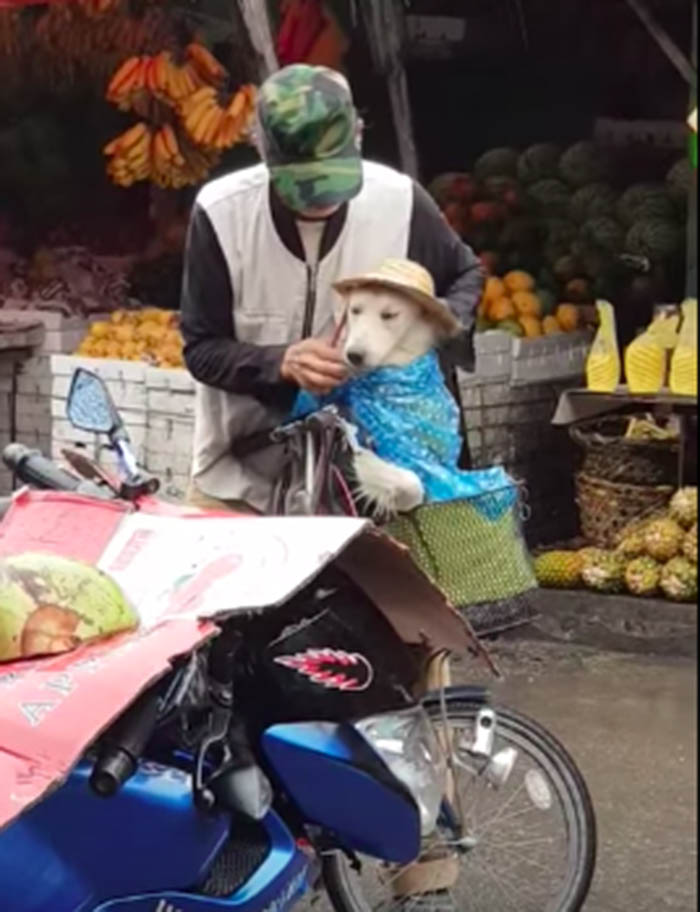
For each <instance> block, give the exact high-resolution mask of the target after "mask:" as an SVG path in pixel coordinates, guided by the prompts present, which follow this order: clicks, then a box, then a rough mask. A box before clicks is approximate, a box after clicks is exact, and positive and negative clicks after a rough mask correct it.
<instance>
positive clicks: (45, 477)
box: [2, 443, 80, 491]
mask: <svg viewBox="0 0 700 912" xmlns="http://www.w3.org/2000/svg"><path fill="white" fill-rule="evenodd" d="M2 459H3V462H4V463H5V465H6V466H7V467H8V469H11V470H12V472H14V474H15V475H17V477H18V478H19V479H20V480H21V481H23V482H24V483H25V484H28V485H32V487H35V488H40V489H43V490H49V491H77V490H78V488H79V487H80V481H79V480H78V479H77V478H74V477H73V476H72V475H69V474H68V472H64V471H63V469H59V467H58V466H57V465H55V463H53V462H51V460H50V459H47V458H46V457H45V456H42V455H41V453H40V452H39V451H38V450H30V449H29V447H26V446H24V445H23V444H21V443H10V444H8V446H6V447H5V449H4V450H3V454H2Z"/></svg>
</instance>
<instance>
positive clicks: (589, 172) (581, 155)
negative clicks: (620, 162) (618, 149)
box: [559, 142, 610, 187]
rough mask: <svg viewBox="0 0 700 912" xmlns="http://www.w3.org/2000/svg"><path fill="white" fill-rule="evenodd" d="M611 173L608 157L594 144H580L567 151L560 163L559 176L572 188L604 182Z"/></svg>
mask: <svg viewBox="0 0 700 912" xmlns="http://www.w3.org/2000/svg"><path fill="white" fill-rule="evenodd" d="M609 173H610V164H609V161H608V157H607V155H606V154H605V153H604V152H603V151H602V150H601V149H600V148H599V147H598V146H597V145H596V144H595V143H592V142H579V143H576V144H575V145H573V146H571V148H569V149H567V150H566V152H565V153H564V154H563V155H562V157H561V161H560V162H559V175H560V177H561V178H562V179H563V180H565V181H566V183H567V184H570V185H571V186H572V187H584V186H585V185H586V184H593V183H597V182H598V181H604V180H606V178H607V177H608V175H609Z"/></svg>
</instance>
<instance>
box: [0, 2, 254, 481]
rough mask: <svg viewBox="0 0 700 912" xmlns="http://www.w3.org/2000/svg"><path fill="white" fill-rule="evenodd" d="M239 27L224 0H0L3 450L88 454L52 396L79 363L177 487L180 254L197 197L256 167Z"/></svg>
mask: <svg viewBox="0 0 700 912" xmlns="http://www.w3.org/2000/svg"><path fill="white" fill-rule="evenodd" d="M250 24H251V16H250V10H249V9H248V8H247V7H246V5H245V4H238V3H231V2H228V0H201V2H197V3H189V2H160V0H138V2H131V0H75V2H71V3H63V2H61V3H58V2H48V3H46V2H45V3H34V2H32V3H25V2H11V3H8V2H3V3H0V327H2V328H4V331H3V332H2V337H3V338H5V339H8V338H9V336H10V330H12V329H13V328H15V329H16V328H17V327H18V326H21V327H31V328H32V333H33V335H31V338H29V341H30V342H31V344H28V345H24V346H23V347H22V348H21V350H18V349H17V347H16V346H15V348H14V349H13V351H15V352H18V355H17V357H13V358H12V359H10V358H9V357H3V358H2V359H0V443H2V444H4V443H6V442H8V441H9V439H10V438H15V439H18V440H20V441H21V442H23V443H25V444H27V445H29V446H32V447H36V448H39V449H41V450H43V451H44V452H47V453H49V452H52V453H53V455H54V456H57V457H60V450H61V449H62V448H64V447H65V446H67V445H69V444H76V443H80V444H81V445H87V444H86V443H85V441H78V440H76V439H74V438H72V437H71V436H70V433H69V431H68V428H67V426H66V423H65V421H64V417H65V402H64V400H65V395H66V392H67V390H66V387H67V382H68V377H69V375H70V373H71V371H72V369H73V367H74V365H75V364H77V363H80V359H89V360H88V361H86V362H85V363H88V364H89V365H90V366H97V369H98V371H100V372H101V373H105V374H106V375H107V376H108V378H109V382H110V383H112V385H113V391H114V392H115V395H116V399H117V402H118V403H119V405H120V407H121V406H123V407H124V408H125V410H126V413H127V418H128V419H129V422H130V430H131V433H132V436H133V437H134V439H135V442H136V444H137V446H138V448H139V450H140V455H141V456H142V457H143V459H144V465H147V462H146V457H147V455H148V457H149V459H150V462H151V464H150V465H147V467H148V468H149V469H151V470H152V471H157V472H159V471H161V469H162V470H165V468H166V464H167V469H168V472H167V473H166V474H167V477H166V479H165V480H166V485H167V486H169V489H170V491H171V493H173V495H174V496H178V495H179V494H181V493H182V490H183V489H184V486H185V482H186V476H187V473H188V471H189V466H188V462H189V458H190V456H189V451H190V445H191V443H190V440H191V434H192V427H191V423H190V424H188V423H187V422H188V417H189V418H191V414H192V405H191V401H192V399H193V389H192V383H191V381H190V378H189V377H188V375H187V373H186V372H185V371H184V369H183V368H184V364H183V359H182V338H181V336H180V333H179V330H178V316H177V309H178V302H179V292H180V281H181V270H182V250H183V245H184V239H185V232H186V226H187V218H188V214H189V209H190V206H191V204H192V201H193V199H194V195H195V194H196V192H197V189H198V187H199V186H200V185H201V184H202V183H203V182H204V181H205V180H207V179H209V178H212V177H215V176H216V175H217V174H219V173H222V172H225V171H226V170H229V169H231V168H236V167H241V166H243V165H245V164H248V163H251V162H253V161H254V160H255V159H256V155H255V152H254V150H253V148H252V145H251V141H250V127H251V122H252V114H253V110H254V105H255V95H256V89H255V84H256V83H258V82H259V80H260V76H261V75H264V73H265V66H266V61H265V53H264V49H261V47H260V40H259V35H258V33H257V31H256V33H255V35H252V34H251V31H250V28H249V26H250ZM183 391H184V392H185V395H186V396H187V406H183V403H182V401H181V396H182V394H183ZM149 402H151V404H152V405H153V408H152V409H151V411H150V412H149V411H148V408H147V405H148V403H149ZM171 419H172V420H171ZM147 430H148V431H149V433H150V436H148V435H147V433H146V432H147ZM159 435H160V436H159ZM147 436H148V441H147V439H146V438H147ZM147 442H148V446H146V443H147ZM91 445H92V446H93V447H94V446H95V442H94V441H91ZM174 445H176V449H177V450H178V452H175V453H173V446H174ZM168 450H169V451H170V454H171V456H172V458H171V459H169V460H165V459H164V454H165V453H166V451H168ZM95 452H96V453H97V450H95ZM11 485H12V479H11V478H10V477H9V476H8V473H7V472H6V471H5V470H0V488H2V491H3V492H7V490H9V489H10V487H11Z"/></svg>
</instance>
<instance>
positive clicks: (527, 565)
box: [386, 492, 537, 608]
mask: <svg viewBox="0 0 700 912" xmlns="http://www.w3.org/2000/svg"><path fill="white" fill-rule="evenodd" d="M500 494H501V492H495V493H488V494H482V495H480V496H479V497H477V498H470V499H468V500H454V501H449V502H447V503H439V504H429V505H427V506H424V507H419V508H418V509H417V510H414V511H413V513H410V514H406V515H402V516H400V517H398V518H397V519H395V520H392V522H391V523H389V524H388V525H387V527H386V531H387V532H388V533H389V535H391V536H393V538H395V539H396V540H397V541H399V542H401V543H402V544H404V545H406V547H407V548H408V549H409V551H410V552H411V556H412V557H413V560H414V561H415V562H416V564H417V565H418V566H419V567H420V568H421V570H422V571H423V572H424V573H425V574H426V576H427V577H428V578H429V579H430V580H431V581H432V582H433V583H434V584H435V585H436V586H438V588H439V589H441V591H442V592H443V593H444V594H445V596H446V597H447V598H448V599H449V601H450V602H451V603H452V604H453V605H455V606H457V607H459V608H466V607H469V606H472V605H480V604H484V603H498V602H502V601H505V600H508V599H513V598H516V597H517V596H520V595H523V594H524V593H526V592H529V591H530V590H532V589H535V588H536V586H537V582H536V580H535V575H534V572H533V568H532V562H531V560H530V555H529V553H528V550H527V547H526V545H525V540H524V538H523V535H522V527H521V523H522V521H521V516H520V504H519V503H517V502H516V505H515V506H514V507H513V508H510V509H507V510H505V512H502V511H499V510H484V509H483V507H484V506H485V503H484V499H485V498H493V497H498V496H500ZM480 508H481V509H480ZM499 513H500V515H498V514H499ZM488 514H490V515H493V516H495V515H498V518H497V519H490V518H489V516H488Z"/></svg>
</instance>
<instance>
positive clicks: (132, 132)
mask: <svg viewBox="0 0 700 912" xmlns="http://www.w3.org/2000/svg"><path fill="white" fill-rule="evenodd" d="M147 134H148V127H147V126H146V124H145V123H144V122H143V121H140V122H139V123H137V124H135V125H134V126H133V127H130V128H129V129H128V130H127V131H126V132H125V133H122V135H121V136H119V137H118V138H117V140H116V141H117V148H118V150H119V152H120V153H122V154H123V153H125V152H127V151H128V150H129V149H130V148H132V147H133V146H136V145H137V144H138V143H139V142H142V141H143V140H144V138H145V137H146V136H147Z"/></svg>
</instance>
